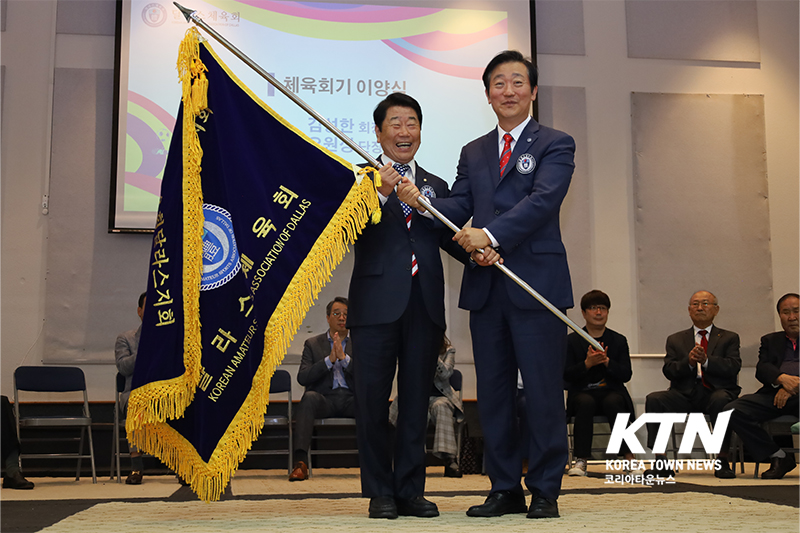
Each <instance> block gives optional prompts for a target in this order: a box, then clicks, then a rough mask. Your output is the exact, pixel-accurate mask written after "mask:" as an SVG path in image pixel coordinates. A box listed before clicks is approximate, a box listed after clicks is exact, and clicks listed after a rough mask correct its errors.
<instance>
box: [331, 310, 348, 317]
mask: <svg viewBox="0 0 800 533" xmlns="http://www.w3.org/2000/svg"><path fill="white" fill-rule="evenodd" d="M331 314H332V315H333V316H335V317H336V318H339V317H340V316H341V317H344V318H347V311H334V312H333V313H331Z"/></svg>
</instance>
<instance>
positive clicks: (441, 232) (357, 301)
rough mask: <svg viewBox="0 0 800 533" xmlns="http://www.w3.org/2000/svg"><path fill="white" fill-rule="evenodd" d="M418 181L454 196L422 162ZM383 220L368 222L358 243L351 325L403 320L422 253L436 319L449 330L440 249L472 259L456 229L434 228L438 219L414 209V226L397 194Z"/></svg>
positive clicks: (423, 277)
mask: <svg viewBox="0 0 800 533" xmlns="http://www.w3.org/2000/svg"><path fill="white" fill-rule="evenodd" d="M415 182H416V185H417V187H419V188H420V189H421V188H422V187H423V186H425V185H429V186H431V187H432V188H433V191H434V193H435V194H436V197H437V198H446V197H447V196H448V194H449V190H448V187H447V183H446V182H445V181H444V180H442V179H441V178H439V177H438V176H435V175H433V174H430V173H428V172H427V171H425V169H423V168H422V167H421V166H420V165H419V163H417V169H416V174H415ZM381 212H382V215H381V221H380V222H379V223H378V224H372V223H370V224H368V225H367V227H366V228H364V231H363V233H362V234H361V236H360V237H359V238H358V240H356V244H355V264H354V266H353V275H352V277H351V279H350V293H349V299H350V305H349V306H348V315H347V327H348V328H349V327H354V326H374V325H378V324H389V323H392V322H394V321H396V320H398V319H399V318H400V316H401V315H402V314H403V312H404V311H405V309H406V307H407V306H408V301H409V298H410V297H411V252H412V251H413V252H414V254H415V255H416V257H417V265H418V267H419V271H418V274H417V275H418V277H419V283H420V286H421V289H422V294H423V298H424V300H425V308H426V309H427V311H428V315H429V316H430V318H431V320H432V321H433V322H434V323H435V324H436V325H437V326H439V327H440V328H442V329H446V326H445V319H444V272H443V270H442V258H441V255H440V253H439V248H440V247H441V248H443V249H444V250H445V251H447V252H448V253H450V254H451V255H453V256H454V257H455V258H456V259H458V260H460V261H461V262H462V263H464V262H466V261H467V260H468V259H469V256H468V255H467V253H466V252H464V250H463V249H462V248H461V247H460V246H458V244H457V243H455V242H453V241H452V236H453V232H452V231H450V230H448V229H446V228H444V227H434V222H433V220H431V219H429V218H428V217H425V216H423V215H421V214H420V213H419V212H417V210H416V209H415V210H413V211H412V219H411V230H410V231H409V229H408V227H407V226H406V219H405V216H404V215H403V208H402V207H401V206H400V200H399V199H398V198H397V194H396V193H395V192H392V194H391V195H389V197H388V199H387V200H386V203H385V204H383V206H381Z"/></svg>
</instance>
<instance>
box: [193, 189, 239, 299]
mask: <svg viewBox="0 0 800 533" xmlns="http://www.w3.org/2000/svg"><path fill="white" fill-rule="evenodd" d="M203 218H205V222H203V275H202V277H201V278H200V290H201V291H210V290H212V289H216V288H217V287H221V286H223V285H225V284H226V283H228V282H229V281H230V280H231V279H232V278H233V276H235V275H236V273H237V272H239V268H240V267H241V263H240V262H239V251H238V250H237V248H236V237H235V236H234V234H233V221H232V220H231V214H230V213H228V212H227V211H226V210H225V209H223V208H221V207H219V206H216V205H211V204H203Z"/></svg>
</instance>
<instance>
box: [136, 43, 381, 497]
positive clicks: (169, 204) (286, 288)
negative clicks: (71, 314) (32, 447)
mask: <svg viewBox="0 0 800 533" xmlns="http://www.w3.org/2000/svg"><path fill="white" fill-rule="evenodd" d="M178 72H179V75H180V78H181V82H182V84H183V98H182V103H181V108H180V111H179V115H178V119H177V122H176V131H175V132H174V134H173V137H172V142H171V144H170V149H169V155H168V158H167V165H166V169H165V171H164V179H163V183H162V188H161V201H160V206H159V211H158V217H157V220H156V227H155V234H154V237H153V246H152V252H151V256H150V271H149V276H148V285H147V301H146V307H145V312H144V318H143V323H142V333H141V341H140V343H139V351H138V354H137V360H136V370H135V372H134V376H133V391H132V393H131V396H130V400H129V403H128V418H127V430H128V435H129V439H130V440H131V442H133V443H134V444H135V445H136V446H137V447H139V448H140V449H141V450H143V451H146V452H148V453H152V454H154V455H156V456H157V457H159V458H160V459H161V460H162V461H164V462H165V463H166V465H167V466H168V467H170V468H171V469H173V470H174V471H175V472H176V473H177V474H178V475H179V476H181V477H182V478H183V479H184V480H186V481H187V482H188V483H189V484H190V485H191V487H192V489H193V490H194V491H195V492H196V493H197V494H198V496H199V497H200V498H201V499H203V500H206V501H209V500H217V499H219V497H220V496H221V495H222V493H223V492H224V489H225V487H226V486H227V484H228V482H229V481H230V478H231V476H232V475H233V474H234V473H235V471H236V469H237V468H238V465H239V463H240V462H241V461H242V460H243V459H244V457H245V455H246V454H247V451H248V450H249V449H250V447H251V445H252V442H253V441H254V440H256V439H257V438H258V436H259V434H260V432H261V428H262V425H263V420H264V413H265V411H266V408H267V403H268V400H269V381H270V378H271V376H272V374H273V373H274V371H275V368H276V367H277V366H278V365H279V364H280V363H281V361H282V360H283V356H284V354H285V353H286V349H287V347H288V345H289V343H290V341H291V339H292V337H293V336H294V334H295V332H296V331H297V329H298V327H299V326H300V323H301V322H302V320H303V317H304V316H305V313H306V312H307V311H308V309H309V307H310V306H311V305H312V303H313V301H314V299H315V298H316V297H317V295H318V294H319V291H320V289H321V288H322V286H323V285H324V284H325V283H326V282H327V281H328V280H329V279H330V275H331V272H332V271H333V269H334V268H335V267H336V265H337V264H338V263H339V262H340V261H341V259H342V258H343V256H344V254H345V252H346V251H347V245H348V244H349V243H352V242H354V241H355V238H356V236H357V235H358V233H360V231H361V229H363V228H364V226H365V224H366V223H367V220H368V219H369V217H370V216H371V215H372V214H374V213H375V212H376V210H377V208H378V206H379V202H378V198H377V194H376V192H375V188H374V185H373V183H372V181H371V180H370V179H361V177H362V176H363V174H359V173H357V172H355V171H354V168H353V166H352V165H351V164H350V163H348V162H346V161H345V160H343V159H341V158H340V157H338V156H336V155H335V154H333V153H331V152H329V151H327V150H325V149H324V148H322V147H321V146H319V145H317V144H315V143H314V142H313V141H312V140H311V139H309V138H308V137H306V136H305V135H304V134H302V133H301V132H299V131H298V130H296V129H295V128H294V127H292V125H291V124H289V123H287V122H286V121H285V120H283V119H282V118H281V117H280V116H278V115H277V114H276V113H275V112H274V111H273V110H272V109H270V108H269V107H268V106H267V105H266V104H265V103H264V102H262V101H261V100H260V99H258V98H257V97H256V96H255V95H254V94H253V93H252V92H251V91H250V90H249V89H248V88H247V87H245V86H244V85H243V84H242V82H241V81H239V80H238V79H237V78H236V76H234V75H233V74H232V73H231V71H230V70H229V69H228V67H227V66H226V65H224V64H223V63H222V61H221V60H220V59H219V57H218V56H217V55H216V54H215V53H214V51H213V50H212V48H211V47H210V46H209V44H208V43H207V42H202V43H200V39H199V33H198V31H197V30H196V29H194V28H191V29H190V30H188V31H187V33H186V38H185V39H184V40H183V42H182V43H181V49H180V53H179V59H178Z"/></svg>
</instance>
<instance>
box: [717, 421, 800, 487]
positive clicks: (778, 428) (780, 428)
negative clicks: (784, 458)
mask: <svg viewBox="0 0 800 533" xmlns="http://www.w3.org/2000/svg"><path fill="white" fill-rule="evenodd" d="M798 420H800V419H798V418H797V417H796V416H792V415H783V416H779V417H777V418H773V419H772V420H767V421H766V422H764V423H762V424H761V427H763V428H764V429H765V430H766V431H767V433H769V434H770V436H773V437H775V436H779V435H789V436H790V437H791V435H792V430H791V427H792V425H794V424H796V423H797V422H798ZM734 435H735V439H733V440H734V441H735V442H734V443H733V444H731V448H734V447H735V448H736V449H737V451H738V455H739V463H740V467H741V472H742V473H743V474H744V444H743V443H742V440H741V439H740V438H739V436H738V435H736V433H734ZM792 438H793V437H792ZM782 449H783V451H785V452H786V453H795V454H796V453H800V448H798V447H797V446H794V445H793V446H789V447H783V448H782ZM734 457H735V455H734ZM755 463H756V464H755V469H754V471H753V477H754V478H756V479H757V478H758V468H759V464H760V463H759V462H758V460H756V462H755Z"/></svg>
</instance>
